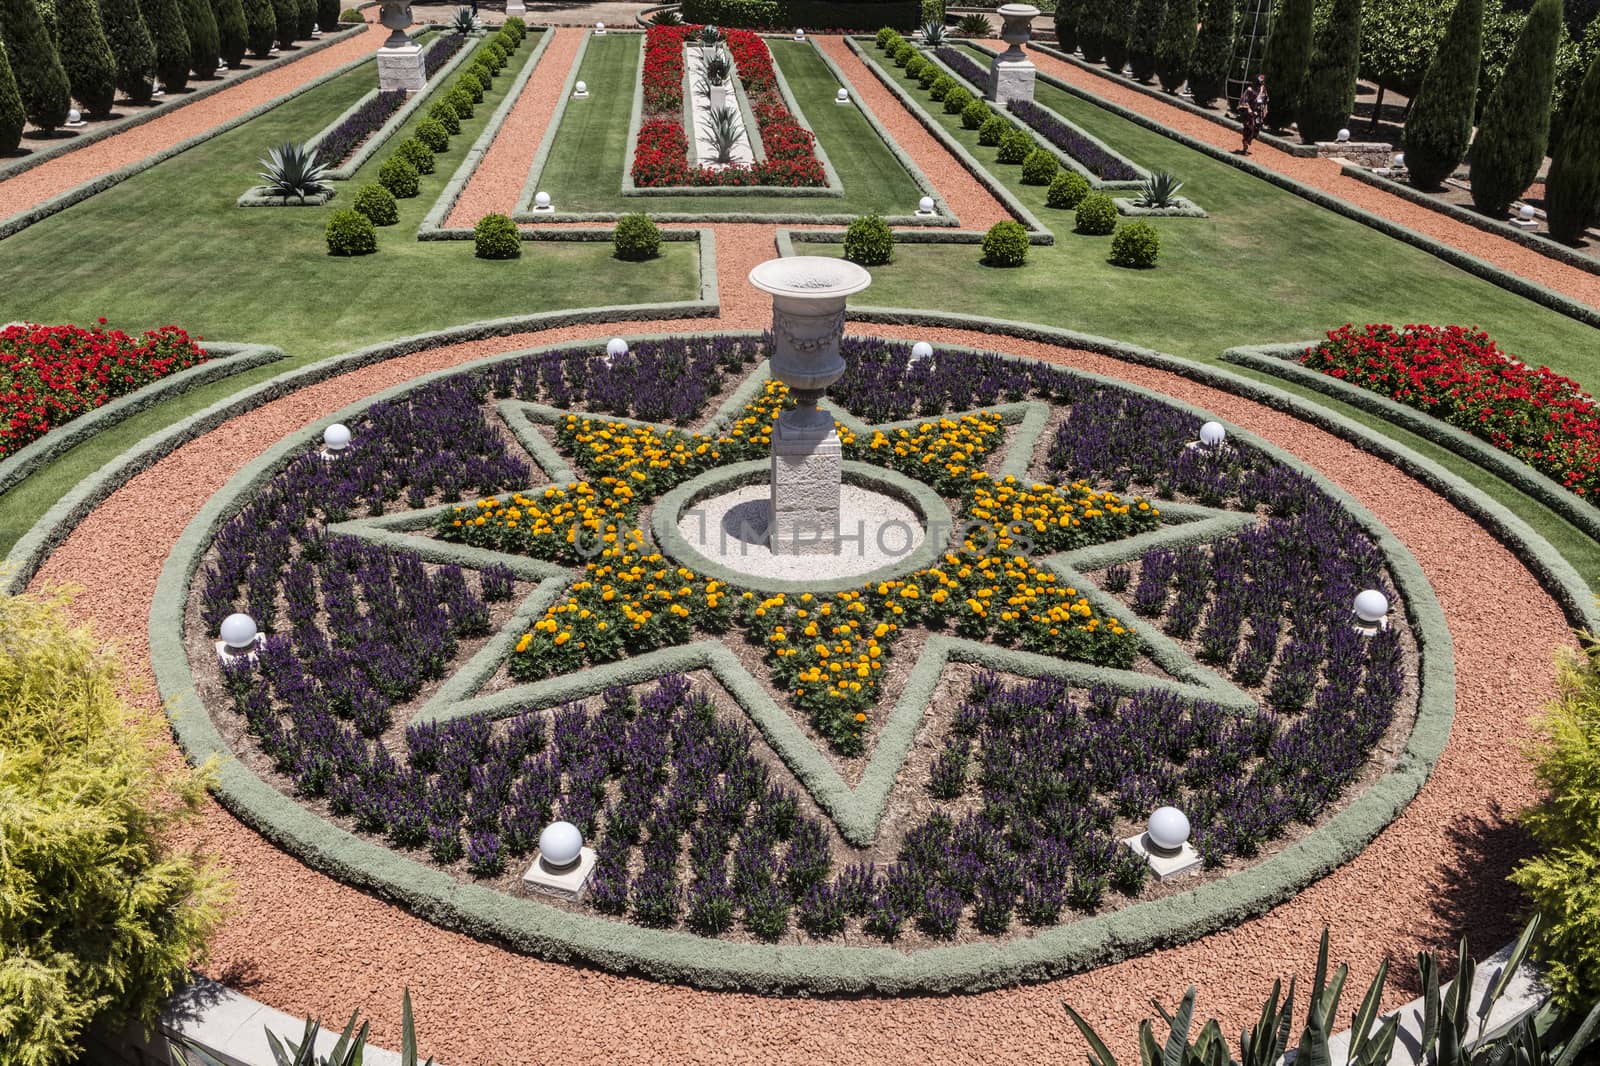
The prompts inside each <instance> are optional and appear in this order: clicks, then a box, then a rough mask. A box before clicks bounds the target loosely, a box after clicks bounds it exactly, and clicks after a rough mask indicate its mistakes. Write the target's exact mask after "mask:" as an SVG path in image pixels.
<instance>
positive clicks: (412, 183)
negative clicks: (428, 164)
mask: <svg viewBox="0 0 1600 1066" xmlns="http://www.w3.org/2000/svg"><path fill="white" fill-rule="evenodd" d="M418 179H419V175H418V174H417V168H416V167H414V166H412V165H411V164H410V163H408V162H406V161H405V160H404V159H401V158H400V157H399V156H397V155H392V156H390V157H389V158H388V159H386V160H384V162H383V166H381V167H379V168H378V184H379V185H382V186H383V187H384V188H385V189H388V190H389V191H390V192H392V193H393V194H394V195H395V196H397V197H399V198H400V199H402V200H404V199H406V198H407V197H410V196H415V195H417V187H418V185H419V184H420V181H419V180H418Z"/></svg>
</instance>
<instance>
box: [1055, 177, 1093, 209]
mask: <svg viewBox="0 0 1600 1066" xmlns="http://www.w3.org/2000/svg"><path fill="white" fill-rule="evenodd" d="M1088 195H1089V179H1088V178H1086V177H1084V176H1083V175H1082V174H1079V173H1078V172H1077V171H1076V170H1062V171H1059V172H1057V174H1056V176H1055V177H1054V178H1053V179H1052V180H1051V182H1050V188H1049V189H1048V190H1047V191H1046V192H1045V194H1044V202H1045V206H1046V207H1064V208H1067V209H1069V210H1070V209H1071V208H1074V207H1077V206H1078V204H1079V203H1080V202H1082V200H1083V198H1084V197H1085V196H1088Z"/></svg>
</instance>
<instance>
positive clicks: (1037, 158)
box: [1022, 148, 1061, 185]
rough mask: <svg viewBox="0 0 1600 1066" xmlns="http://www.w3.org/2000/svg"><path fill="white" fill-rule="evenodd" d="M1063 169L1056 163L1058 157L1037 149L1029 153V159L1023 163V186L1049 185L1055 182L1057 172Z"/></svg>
mask: <svg viewBox="0 0 1600 1066" xmlns="http://www.w3.org/2000/svg"><path fill="white" fill-rule="evenodd" d="M1060 169H1061V164H1060V163H1058V162H1056V157H1055V156H1053V155H1051V154H1050V153H1049V152H1047V151H1045V150H1044V149H1043V148H1035V149H1034V150H1033V151H1031V152H1029V153H1028V158H1026V159H1024V160H1023V161H1022V184H1024V185H1049V184H1050V183H1051V182H1052V181H1054V180H1055V177H1056V171H1058V170H1060Z"/></svg>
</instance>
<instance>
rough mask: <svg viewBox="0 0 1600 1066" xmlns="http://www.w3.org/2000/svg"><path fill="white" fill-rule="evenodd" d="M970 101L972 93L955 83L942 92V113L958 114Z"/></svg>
mask: <svg viewBox="0 0 1600 1066" xmlns="http://www.w3.org/2000/svg"><path fill="white" fill-rule="evenodd" d="M971 103H972V94H971V93H969V92H967V90H965V89H963V88H962V87H961V86H959V85H957V86H955V87H954V88H952V89H951V90H950V91H949V92H947V93H945V94H944V113H945V114H947V115H959V114H961V113H962V112H964V111H965V110H966V109H967V105H969V104H971Z"/></svg>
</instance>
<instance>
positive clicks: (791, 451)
mask: <svg viewBox="0 0 1600 1066" xmlns="http://www.w3.org/2000/svg"><path fill="white" fill-rule="evenodd" d="M750 284H752V285H754V286H755V287H756V288H758V289H760V290H762V291H763V292H768V293H771V294H772V336H773V348H772V376H773V377H774V378H776V379H777V380H779V381H781V382H783V383H784V384H785V385H787V386H789V389H790V392H791V393H792V395H793V396H794V399H795V406H794V408H792V409H791V410H788V411H785V412H784V413H783V414H781V415H779V416H778V422H777V425H776V426H774V427H773V430H772V486H771V499H770V503H769V508H768V516H767V546H768V548H769V550H771V552H772V553H773V554H774V555H836V554H838V551H839V491H840V484H841V474H842V463H843V459H844V456H843V449H842V448H841V446H840V443H839V434H838V432H837V431H836V430H835V429H834V425H833V416H831V415H829V414H828V413H827V412H826V411H823V410H821V409H820V408H819V407H818V406H817V404H818V402H819V401H820V400H821V399H822V397H823V395H824V394H825V393H826V392H827V391H828V386H829V385H832V384H833V383H834V382H835V381H838V380H839V378H840V376H841V375H843V374H844V357H843V356H842V355H840V354H839V341H840V339H841V338H842V337H843V336H844V317H845V298H846V297H848V296H850V295H851V294H852V293H857V292H860V291H861V290H862V289H865V288H866V287H867V286H868V285H871V284H872V275H871V274H869V273H867V272H866V271H865V270H863V269H862V268H861V267H859V266H857V265H856V264H854V263H851V262H847V261H846V260H843V259H830V258H827V257H826V256H814V255H802V256H793V257H790V258H788V259H769V260H767V261H766V262H765V263H762V264H760V265H758V266H757V267H756V268H755V269H754V270H752V271H750Z"/></svg>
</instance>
